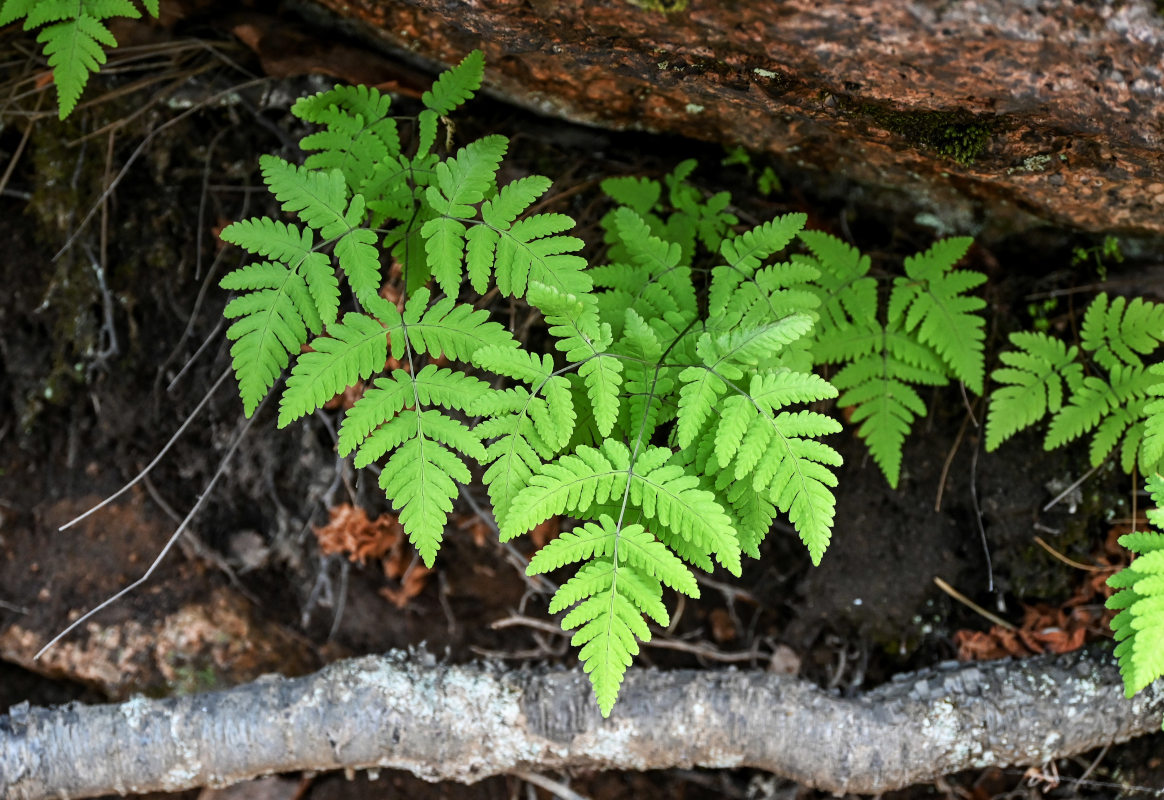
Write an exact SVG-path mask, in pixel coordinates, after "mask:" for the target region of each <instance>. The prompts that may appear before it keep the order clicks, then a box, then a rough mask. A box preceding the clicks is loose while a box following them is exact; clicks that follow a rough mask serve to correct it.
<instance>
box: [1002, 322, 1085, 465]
mask: <svg viewBox="0 0 1164 800" xmlns="http://www.w3.org/2000/svg"><path fill="white" fill-rule="evenodd" d="M1010 342H1011V344H1013V345H1014V346H1015V347H1017V348H1019V349H1018V350H1008V351H1006V352H1004V353H1002V354H1001V355H1000V356H999V360H1000V361H1002V363H1003V364H1005V365H1006V366H1005V367H1002V368H1000V369H996V370H995V371H994V372H993V373H991V377H992V378H993V379H994V380H995V381H997V382H998V383H1000V384H1003V385H1002V386H999V387H998V388H996V389H995V390H994V391H993V392H991V394H990V409H989V411H988V412H987V414H986V449H987V451H992V450H995V449H996V448H997V447H998V446H999V445H1000V444H1002V443H1003V442H1005V441H1006V440H1007V439H1009V438H1010V437H1011V436H1013V435H1014V434H1016V433H1018V432H1019V431H1021V430H1023V429H1025V428H1028V427H1030V426H1031V425H1034V424H1035V423H1037V422H1039V421H1040V420H1042V419H1043V417H1044V416H1046V415H1047V414H1048V413H1051V414H1057V413H1058V412H1059V411H1060V409H1062V407H1063V396H1064V392H1063V390H1064V388H1065V387H1066V388H1067V389H1068V390H1071V391H1074V389H1075V388H1076V387H1077V386H1078V385H1079V383H1080V381H1081V380H1082V379H1083V367H1082V366H1080V365H1079V364H1078V363H1076V360H1075V358H1076V356H1077V355H1078V352H1079V350H1078V348H1076V347H1070V348H1068V347H1067V346H1066V345H1065V344H1063V342H1060V341H1059V340H1058V339H1052V338H1051V337H1049V336H1047V335H1046V334H1044V333H1027V332H1019V333H1012V334H1011V336H1010Z"/></svg>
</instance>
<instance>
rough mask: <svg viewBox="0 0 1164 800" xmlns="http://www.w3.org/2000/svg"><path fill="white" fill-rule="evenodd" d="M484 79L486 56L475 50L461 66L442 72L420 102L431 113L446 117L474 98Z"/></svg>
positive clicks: (462, 61) (421, 97)
mask: <svg viewBox="0 0 1164 800" xmlns="http://www.w3.org/2000/svg"><path fill="white" fill-rule="evenodd" d="M484 77H485V55H484V53H482V52H481V51H480V50H473V51H472V52H470V53H469V54H468V55H467V56H465V57H464V58H463V59H461V63H460V64H458V65H457V66H455V67H453V68H452V69H447V70H445V71H444V72H442V73H441V74H440V77H438V78H437V79H436V82H435V83H433V85H432V88H431V89H430V90H428V91H427V92H425V93H424V94H422V95H421V96H420V102H422V103H424V106H425V108H427V109H429V110H430V111H433V112H435V113H436V114H439V115H441V116H445V115H446V114H449V113H450V112H451V111H452V110H453V109H455V108H456V107H457V106H459V105H461V104H462V103H464V102H465V101H466V100H468V99H469V98H470V97H472V96H473V93H474V92H476V91H477V90H478V89H480V88H481V80H482V78H484Z"/></svg>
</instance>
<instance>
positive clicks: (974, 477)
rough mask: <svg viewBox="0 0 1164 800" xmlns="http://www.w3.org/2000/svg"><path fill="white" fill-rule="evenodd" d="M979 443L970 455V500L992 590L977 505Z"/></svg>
mask: <svg viewBox="0 0 1164 800" xmlns="http://www.w3.org/2000/svg"><path fill="white" fill-rule="evenodd" d="M975 424H977V423H975ZM981 443H982V442H981V440H975V442H974V451H973V454H972V455H971V456H970V502H971V504H972V505H973V506H974V521H975V522H976V523H978V535H979V536H980V537H981V538H982V554H983V555H984V556H986V589H987V591H991V592H993V591H994V567H993V566H992V565H991V563H990V543H989V542H988V541H986V528H985V526H983V524H982V508H981V506H979V505H978V447H979V445H981Z"/></svg>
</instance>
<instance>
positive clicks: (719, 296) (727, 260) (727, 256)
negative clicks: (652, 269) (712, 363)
mask: <svg viewBox="0 0 1164 800" xmlns="http://www.w3.org/2000/svg"><path fill="white" fill-rule="evenodd" d="M807 219H808V217H807V216H806V215H804V214H785V215H783V216H780V217H776V218H775V219H772V220H769V221H768V222H765V223H763V224H761V225H757V226H756V227H754V228H752V229H751V230H748V231H744V232H743V233H741V234H740V235H739V236H736V237H734V238H731V239H725V240H724V242H723V244H721V245H720V248H719V252H720V255H721V256H723V259H724V263H723V264H722V265H720V266H717V267H714V268H713V269H712V271H711V291H710V294H709V299H708V314H709V316H711V317H713V318H714V317H718V316H721V315H723V314H726V313H727V308H728V304H729V301H732V300H734V299H736V298H735V297H734V295H735V292H736V291H737V288H738V287H739V285H740V284H741V283H743V282H744V281H747V280H749V279H750V278H752V276H753V275H755V274H756V271H757V270H758V269H759V268H760V265H761V264H762V263H763V262H764V261H765V259H767V258H770V257H771V256H773V255H775V254H776V253H779V252H780V251H782V250H783V249H784V248H785V247H787V246H788V243H789V242H791V241H792V239H793V238H794V237H795V236H796V235H797V234H798V233H799V232H800V231H801V230H802V229H803V228H804V223H805V222H806V221H807ZM814 271H815V270H814Z"/></svg>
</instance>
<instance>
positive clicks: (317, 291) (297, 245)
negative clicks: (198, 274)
mask: <svg viewBox="0 0 1164 800" xmlns="http://www.w3.org/2000/svg"><path fill="white" fill-rule="evenodd" d="M219 238H221V239H222V241H224V242H229V243H231V244H235V245H238V246H239V247H241V248H243V249H244V250H246V251H248V252H251V253H254V254H255V255H260V256H266V257H267V258H273V259H275V260H276V261H279V262H281V263H282V264H284V265H285V266H286V267H288V268H289V269H291V270H292V271H294V272H296V273H297V274H299V275H301V276H302V277H303V279H304V280H305V281H306V282H307V288H308V290H309V291H310V293H311V299H312V300H313V301H314V305H315V313H316V315H317V316H318V317H319V318H320V319H321V320H322V321H323V324H324V325H330V324H332V323H333V322H335V320H336V316H337V314H338V312H339V297H340V291H339V280H338V279H337V278H336V275H335V270H334V269H332V266H331V260H330V259H329V258H328V257H327V255H325V254H324V253H321V252H319V251H317V250H316V249H315V246H314V235H313V232H312V230H311V229H310V228H304V229H303V230H300V229H299V228H298V227H297V226H295V225H287V224H284V223H282V222H279V221H277V220H273V219H268V218H266V217H256V218H253V219H247V220H242V221H240V222H234V223H231V224H230V225H228V226H226V227H225V228H223V229H222V233H221V234H219ZM223 288H227V287H226V286H223ZM312 330H313V331H314V332H315V333H319V329H318V328H317V327H315V328H312ZM301 344H302V343H301Z"/></svg>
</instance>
